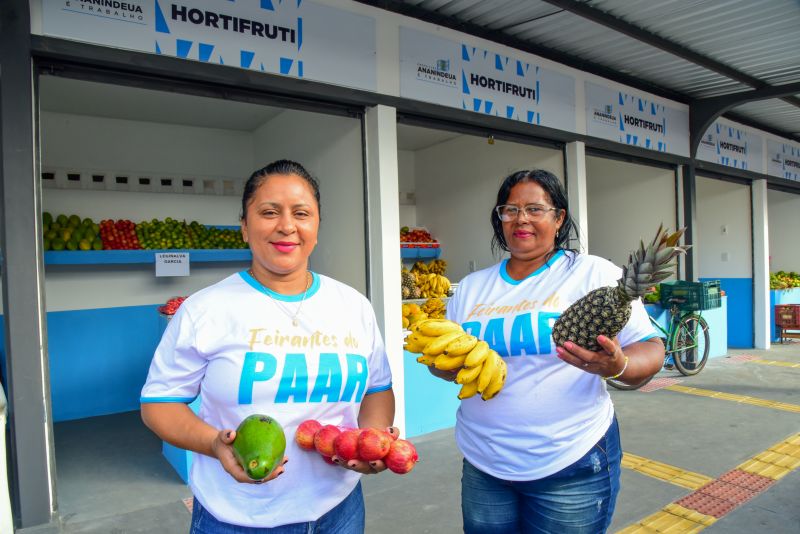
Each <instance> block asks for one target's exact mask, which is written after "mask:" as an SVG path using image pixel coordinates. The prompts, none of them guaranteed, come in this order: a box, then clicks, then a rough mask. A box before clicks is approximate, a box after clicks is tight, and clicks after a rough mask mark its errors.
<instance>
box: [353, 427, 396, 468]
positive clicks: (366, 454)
mask: <svg viewBox="0 0 800 534" xmlns="http://www.w3.org/2000/svg"><path fill="white" fill-rule="evenodd" d="M391 444H392V438H391V436H389V434H388V433H386V432H384V431H383V430H378V429H377V428H367V429H364V430H362V431H361V435H360V436H358V455H359V456H360V457H361V459H362V460H365V461H367V462H372V461H375V460H380V459H381V458H383V457H384V456H386V454H387V453H388V452H389V447H390V446H391Z"/></svg>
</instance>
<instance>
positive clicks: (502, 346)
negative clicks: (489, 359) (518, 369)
mask: <svg viewBox="0 0 800 534" xmlns="http://www.w3.org/2000/svg"><path fill="white" fill-rule="evenodd" d="M503 329H504V325H503V319H502V318H501V317H498V318H497V319H492V320H491V321H489V322H488V323H486V330H485V331H484V332H483V339H484V341H486V342H487V343H488V344H489V347H491V349H492V350H494V351H495V352H496V353H497V354H499V355H500V356H508V347H506V338H505V335H504V334H503Z"/></svg>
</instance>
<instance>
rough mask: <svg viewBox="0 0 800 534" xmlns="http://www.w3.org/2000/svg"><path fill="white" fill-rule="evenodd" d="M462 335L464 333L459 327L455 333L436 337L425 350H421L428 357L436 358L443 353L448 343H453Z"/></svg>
mask: <svg viewBox="0 0 800 534" xmlns="http://www.w3.org/2000/svg"><path fill="white" fill-rule="evenodd" d="M462 335H464V331H463V330H461V327H459V328H458V330H456V331H455V332H448V333H446V334H442V335H441V336H439V337H437V338H436V339H434V340H433V341H431V342H430V343H428V344H427V345H425V350H423V354H428V355H430V356H438V355H440V354H441V353H442V352H444V348H445V347H446V346H447V344H448V343H450V342H451V341H453V340H454V339H455V338H457V337H460V336H462Z"/></svg>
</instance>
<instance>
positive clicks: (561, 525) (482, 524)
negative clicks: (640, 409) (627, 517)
mask: <svg viewBox="0 0 800 534" xmlns="http://www.w3.org/2000/svg"><path fill="white" fill-rule="evenodd" d="M621 460H622V448H621V447H620V439H619V426H618V425H617V419H616V417H615V418H614V420H613V421H612V423H611V426H610V427H609V429H608V431H607V432H606V434H605V436H603V437H602V438H600V441H598V442H597V443H596V444H595V445H594V447H592V448H591V450H589V452H587V453H586V455H584V457H583V458H581V459H580V460H578V461H577V462H575V463H574V464H572V465H570V466H568V467H565V468H564V469H562V470H561V471H559V472H558V473H555V474H552V475H550V476H548V477H545V478H542V479H539V480H531V481H526V482H512V481H507V480H501V479H499V478H495V477H493V476H491V475H487V474H486V473H484V472H482V471H479V470H478V469H476V468H475V467H474V466H473V465H472V464H470V463H469V462H467V461H466V460H464V470H463V474H462V477H461V513H462V515H463V517H464V532H465V533H466V534H505V533H508V534H511V533H517V532H524V533H534V532H535V533H537V534H543V533H552V534H597V533H603V532H605V531H606V529H607V528H608V525H609V524H611V517H612V516H613V515H614V504H615V503H616V499H617V494H618V493H619V476H620V462H621Z"/></svg>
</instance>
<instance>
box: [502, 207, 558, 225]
mask: <svg viewBox="0 0 800 534" xmlns="http://www.w3.org/2000/svg"><path fill="white" fill-rule="evenodd" d="M494 211H496V212H497V216H498V217H500V220H501V221H503V222H511V221H516V220H517V218H518V217H519V214H520V212H523V213H525V219H526V220H528V221H540V220H542V219H543V218H544V216H545V214H546V213H547V212H548V211H558V208H543V207H542V206H537V205H536V204H528V205H527V206H525V207H524V208H520V207H519V206H514V205H513V204H504V205H502V206H497V207H496V208H495V209H494Z"/></svg>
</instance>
